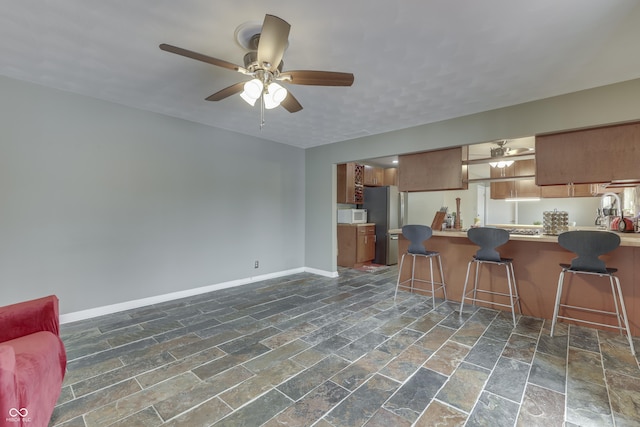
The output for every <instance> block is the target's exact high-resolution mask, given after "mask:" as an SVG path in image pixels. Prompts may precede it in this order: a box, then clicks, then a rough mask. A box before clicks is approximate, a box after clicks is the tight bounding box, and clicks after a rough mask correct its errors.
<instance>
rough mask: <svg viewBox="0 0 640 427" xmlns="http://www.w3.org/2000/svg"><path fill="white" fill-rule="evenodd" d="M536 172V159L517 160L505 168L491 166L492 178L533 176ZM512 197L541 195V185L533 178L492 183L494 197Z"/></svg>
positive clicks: (492, 195)
mask: <svg viewBox="0 0 640 427" xmlns="http://www.w3.org/2000/svg"><path fill="white" fill-rule="evenodd" d="M535 172H536V166H535V160H533V159H530V160H516V161H515V162H514V163H513V164H512V165H511V166H507V167H505V168H491V178H515V177H521V176H533V175H534V174H535ZM510 197H540V187H538V186H537V185H536V184H535V180H534V179H533V178H531V179H518V180H515V179H514V180H506V181H496V182H492V183H491V198H492V199H507V198H510Z"/></svg>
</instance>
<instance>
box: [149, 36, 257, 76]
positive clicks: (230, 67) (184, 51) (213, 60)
mask: <svg viewBox="0 0 640 427" xmlns="http://www.w3.org/2000/svg"><path fill="white" fill-rule="evenodd" d="M160 49H162V50H164V51H166V52H171V53H175V54H177V55H182V56H186V57H187V58H191V59H196V60H198V61H202V62H206V63H207V64H212V65H217V66H218V67H222V68H226V69H228V70H233V71H238V72H240V73H243V74H244V73H246V71H247V70H245V69H244V68H243V67H241V66H239V65H236V64H232V63H231V62H227V61H223V60H222V59H218V58H214V57H212V56H208V55H203V54H202V53H198V52H193V51H191V50H187V49H183V48H181V47H177V46H172V45H170V44H166V43H162V44H161V45H160Z"/></svg>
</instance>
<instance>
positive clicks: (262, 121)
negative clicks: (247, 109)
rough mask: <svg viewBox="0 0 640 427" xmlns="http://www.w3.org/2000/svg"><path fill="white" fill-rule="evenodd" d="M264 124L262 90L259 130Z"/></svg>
mask: <svg viewBox="0 0 640 427" xmlns="http://www.w3.org/2000/svg"><path fill="white" fill-rule="evenodd" d="M263 126H264V91H263V92H262V95H260V130H262V128H263Z"/></svg>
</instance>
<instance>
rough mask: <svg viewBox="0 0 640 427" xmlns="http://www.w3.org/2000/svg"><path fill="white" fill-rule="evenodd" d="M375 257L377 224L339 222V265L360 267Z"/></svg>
mask: <svg viewBox="0 0 640 427" xmlns="http://www.w3.org/2000/svg"><path fill="white" fill-rule="evenodd" d="M375 257H376V225H375V224H338V265H339V266H340V267H360V266H362V265H363V264H366V263H368V262H370V261H372V260H373V259H374V258H375Z"/></svg>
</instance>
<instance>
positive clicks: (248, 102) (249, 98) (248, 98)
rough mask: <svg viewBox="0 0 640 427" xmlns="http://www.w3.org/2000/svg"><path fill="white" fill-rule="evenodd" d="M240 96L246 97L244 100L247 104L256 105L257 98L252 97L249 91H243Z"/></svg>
mask: <svg viewBox="0 0 640 427" xmlns="http://www.w3.org/2000/svg"><path fill="white" fill-rule="evenodd" d="M240 98H242V99H244V100H245V101H246V102H247V104H249V105H251V106H252V107H253V106H254V105H256V101H257V98H251V97H250V96H249V95H248V94H247V92H242V93H241V94H240Z"/></svg>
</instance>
